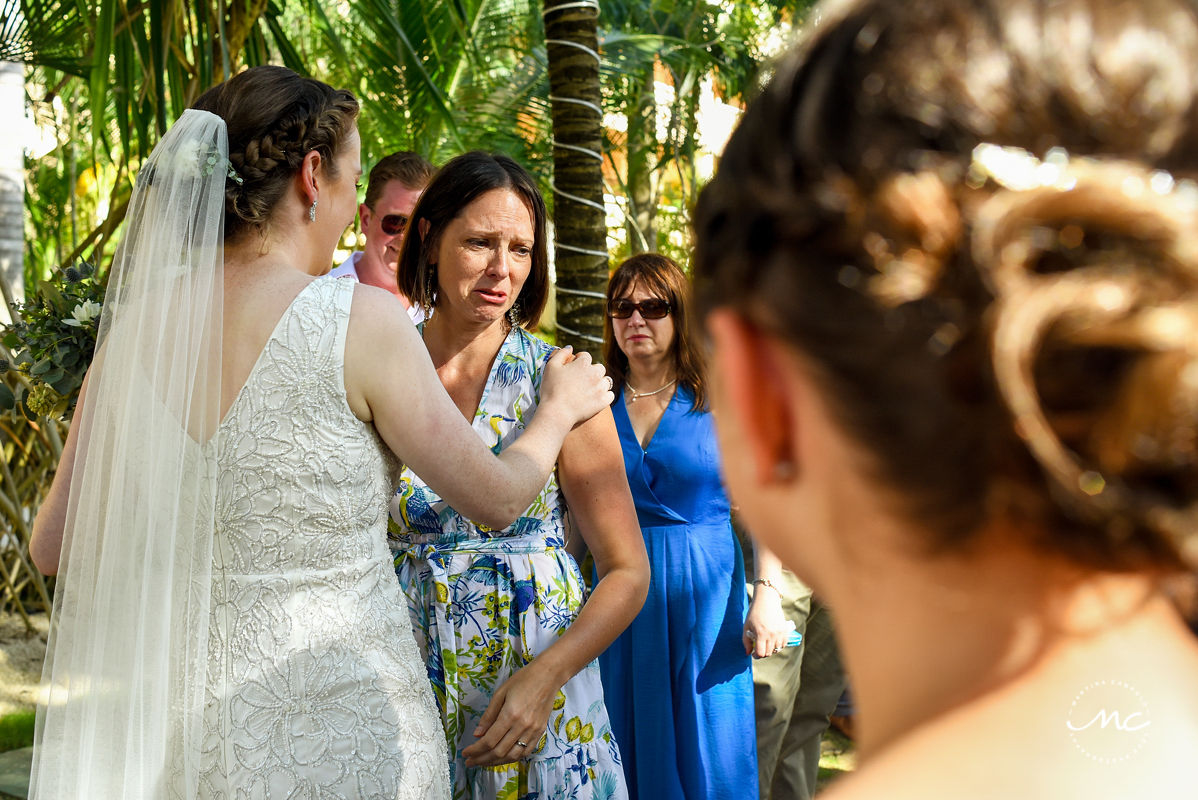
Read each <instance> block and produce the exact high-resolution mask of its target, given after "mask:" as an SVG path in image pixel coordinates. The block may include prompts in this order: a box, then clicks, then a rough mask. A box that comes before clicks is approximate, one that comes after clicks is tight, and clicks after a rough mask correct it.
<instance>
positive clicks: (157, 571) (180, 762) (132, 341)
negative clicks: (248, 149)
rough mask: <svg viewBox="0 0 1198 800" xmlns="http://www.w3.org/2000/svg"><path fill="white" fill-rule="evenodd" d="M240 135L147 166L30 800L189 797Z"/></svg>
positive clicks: (69, 545)
mask: <svg viewBox="0 0 1198 800" xmlns="http://www.w3.org/2000/svg"><path fill="white" fill-rule="evenodd" d="M228 166H229V162H228V142H227V136H226V130H225V123H224V121H223V120H222V119H221V118H220V117H218V116H216V115H213V114H210V113H208V112H206V111H196V110H189V111H186V112H184V114H183V115H182V116H181V117H180V118H179V120H178V122H176V123H175V124H174V125H173V126H172V127H171V129H170V130H169V131H168V132H167V134H166V135H165V136H164V137H163V138H162V141H161V142H160V143H159V144H158V146H157V147H156V148H154V151H153V153H152V154H151V155H150V157H149V159H148V160H147V161H146V162H145V164H144V165H143V166H142V168H141V171H140V173H139V175H138V178H137V183H136V186H135V188H134V190H133V196H132V200H131V203H130V212H129V215H128V217H127V219H126V222H125V226H126V228H125V230H126V232H125V234H124V239H123V241H122V243H121V245H120V247H119V249H118V251H117V255H116V260H115V262H114V264H113V267H112V271H111V273H110V278H109V285H108V292H107V296H106V299H105V303H104V310H103V316H102V319H101V323H100V339H99V341H100V343H99V346H98V347H97V350H96V358H95V361H94V363H93V365H92V369H91V372H90V375H89V378H88V385H87V388H86V398H85V401H84V403H83V404H82V406H81V409H80V411H79V413H78V414H77V416H76V419H75V421H74V423H73V424H74V425H76V426H78V428H79V450H78V456H77V459H76V462H75V465H74V472H73V475H72V480H71V491H70V501H69V504H68V510H67V521H66V529H65V532H64V541H63V551H62V561H61V565H60V569H59V578H58V584H57V589H56V592H55V597H54V614H53V618H52V625H51V631H50V640H49V652H48V655H47V659H46V664H45V667H44V672H43V678H42V694H43V696H42V698H41V702H40V703H39V707H38V717H37V729H36V741H35V745H36V750H35V753H34V762H33V774H32V777H31V787H30V788H31V793H30V796H31V797H34V798H39V799H40V800H71V799H73V798H89V799H90V798H122V799H123V800H133V799H136V798H164V797H171V798H174V797H186V798H190V797H194V796H195V786H196V780H195V778H196V774H197V769H198V763H197V757H198V753H199V751H200V741H199V738H200V736H201V732H202V724H201V723H202V716H203V709H204V702H205V696H204V695H205V670H206V664H207V647H208V619H209V607H210V600H211V580H210V575H211V569H212V540H213V523H214V518H215V510H216V502H217V498H216V496H215V492H214V486H215V480H214V479H215V477H216V475H215V471H216V470H215V453H216V447H215V444H216V442H215V437H216V436H217V435H218V432H219V425H220V402H221V391H220V378H221V330H222V297H223V279H222V278H223V269H224V267H223V234H224V197H225V181H226V179H227V175H228Z"/></svg>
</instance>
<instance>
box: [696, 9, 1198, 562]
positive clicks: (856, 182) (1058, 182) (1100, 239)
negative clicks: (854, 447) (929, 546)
mask: <svg viewBox="0 0 1198 800" xmlns="http://www.w3.org/2000/svg"><path fill="white" fill-rule="evenodd" d="M1196 15H1198V7H1196V6H1195V5H1194V4H1193V3H1192V2H1188V1H1187V0H1137V2H1117V1H1116V0H1109V1H1107V0H1056V1H1055V2H1044V1H1043V0H920V1H919V2H914V3H912V2H906V1H905V0H904V1H902V2H899V1H896V0H860V1H859V2H856V3H852V4H849V5H848V6H847V7H843V8H842V9H841V10H839V11H838V12H837V15H836V17H835V18H829V19H825V20H824V21H823V22H822V23H820V25H819V27H818V29H817V30H816V31H815V32H814V35H813V36H812V37H811V38H810V39H809V40H808V41H807V42H806V43H805V44H804V45H802V46H801V48H800V49H799V50H798V52H797V53H796V54H795V55H794V56H793V57H791V58H790V59H788V60H786V61H784V62H783V63H782V64H781V66H780V67H779V68H778V70H777V73H776V75H775V77H774V78H773V79H772V81H771V82H770V84H769V85H768V86H767V87H766V88H765V90H764V91H763V93H762V95H761V97H759V98H758V99H756V100H755V101H754V102H752V103H751V104H750V106H749V108H748V109H747V111H746V113H745V115H744V117H743V119H742V121H741V123H740V125H739V127H738V128H737V130H736V131H735V133H734V134H733V136H732V138H731V140H730V141H729V144H728V146H727V149H726V150H725V152H724V155H723V158H722V160H721V163H720V166H719V171H718V174H717V176H716V177H715V179H714V180H713V181H712V182H711V183H710V184H709V185H708V187H707V188H706V189H705V190H704V191H703V193H702V196H701V199H700V201H699V204H698V208H697V210H696V215H695V226H696V242H697V257H696V263H695V275H696V286H697V293H698V297H699V300H700V302H701V304H702V306H703V307H704V309H705V310H709V309H712V308H714V307H728V308H732V309H734V310H736V311H737V312H738V313H739V314H740V315H741V316H742V317H744V318H745V319H747V320H749V321H750V322H751V323H753V324H755V325H756V326H758V327H759V328H761V329H762V330H764V331H767V332H768V333H770V334H771V335H774V336H776V337H778V338H779V339H781V340H783V341H787V342H789V343H791V344H793V345H794V346H795V348H796V349H797V350H798V351H799V352H801V353H802V354H803V356H804V357H805V361H806V362H807V363H809V364H811V365H812V367H813V370H814V374H815V375H816V376H817V380H818V381H819V382H820V384H821V387H822V389H823V390H824V391H825V392H826V393H827V394H828V396H829V400H830V402H829V406H830V407H831V409H832V413H833V414H834V415H835V417H836V419H837V421H838V423H839V424H840V425H841V426H842V427H843V429H844V430H845V431H846V432H847V433H848V434H849V435H850V436H851V437H852V438H853V439H854V440H855V441H856V442H857V443H858V444H859V445H860V447H861V448H862V451H863V452H864V453H866V454H868V457H869V463H870V466H871V468H872V471H873V474H874V476H875V477H876V478H877V480H878V482H879V486H880V487H882V488H883V489H887V490H888V491H887V495H888V496H890V497H891V498H892V503H893V505H894V507H895V508H896V509H898V510H899V511H900V512H901V513H902V514H903V515H904V516H906V517H908V518H910V519H912V520H914V521H916V522H918V523H919V524H920V525H921V526H923V527H924V528H925V529H927V530H929V531H931V532H932V533H933V534H934V537H935V538H934V541H935V543H937V544H938V545H939V546H941V547H948V546H953V545H960V544H964V543H967V542H969V541H971V540H972V534H973V533H974V532H975V531H977V530H979V529H981V528H982V527H983V525H984V524H985V523H986V522H987V521H988V520H991V519H995V518H1000V517H1005V518H1007V519H1009V520H1013V521H1014V522H1015V523H1016V524H1015V527H1016V528H1019V529H1023V530H1027V531H1032V532H1034V534H1033V535H1036V536H1038V537H1040V539H1038V543H1039V544H1041V545H1042V546H1043V547H1045V548H1047V549H1052V550H1056V551H1058V552H1063V553H1065V554H1068V555H1069V556H1070V557H1072V558H1074V559H1076V560H1078V561H1081V562H1084V563H1088V564H1091V565H1096V566H1098V567H1100V568H1110V569H1142V568H1146V567H1148V568H1165V569H1176V568H1179V567H1184V566H1186V565H1189V566H1190V567H1193V566H1194V565H1198V359H1196V358H1195V354H1194V349H1193V343H1194V342H1195V341H1198V326H1195V324H1194V320H1195V319H1196V318H1198V314H1196V313H1195V312H1196V311H1198V309H1196V304H1198V264H1196V263H1195V261H1198V246H1196V243H1195V240H1194V238H1193V237H1194V236H1195V227H1196V226H1195V215H1194V214H1193V213H1192V212H1185V213H1182V211H1180V209H1182V208H1183V206H1184V201H1185V197H1186V196H1191V197H1192V196H1193V195H1195V194H1198V187H1195V186H1194V185H1193V184H1192V183H1190V184H1187V183H1186V181H1185V180H1183V179H1184V178H1186V177H1193V176H1194V174H1195V170H1196V168H1198V103H1196V96H1198V16H1196ZM990 156H996V157H997V158H999V159H1007V160H1008V161H1010V160H1012V159H1013V161H1014V163H1015V165H1016V167H1017V168H1018V169H1017V171H1022V173H1023V177H1024V178H1026V177H1027V176H1028V175H1032V176H1035V180H1036V181H1037V182H1035V183H1033V184H1032V185H1033V186H1034V187H1035V188H1032V189H1027V188H1024V187H1021V186H1019V185H1018V183H1019V181H1018V180H1016V179H1017V178H1019V176H1018V175H1011V176H1010V177H1011V180H1006V179H1004V178H1003V177H1001V175H997V174H995V173H993V172H989V171H988V170H989V167H987V166H986V164H985V163H983V162H985V161H986V159H987V158H989V157H990ZM1169 171H1172V172H1171V173H1170V172H1169ZM1054 175H1057V176H1060V177H1059V179H1057V178H1053V176H1054ZM1138 187H1144V189H1143V191H1140V190H1139V189H1138ZM1187 192H1188V193H1189V194H1188V195H1187V194H1186V193H1187ZM1161 307H1167V308H1170V309H1175V310H1177V320H1178V321H1180V320H1182V319H1186V320H1189V322H1187V323H1183V330H1184V331H1186V333H1185V334H1184V335H1182V336H1180V337H1176V338H1174V339H1166V338H1162V337H1161V335H1160V333H1159V331H1154V329H1153V324H1154V323H1153V322H1152V320H1153V319H1155V318H1154V317H1153V316H1152V315H1153V314H1154V313H1155V312H1156V311H1157V310H1159V308H1161ZM1180 309H1185V311H1184V312H1181V311H1180Z"/></svg>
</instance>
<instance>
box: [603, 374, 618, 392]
mask: <svg viewBox="0 0 1198 800" xmlns="http://www.w3.org/2000/svg"><path fill="white" fill-rule="evenodd" d="M603 380H605V381H607V390H608V391H609V392H610V391H611V390H612V389H613V388H615V385H616V382H615V381H613V380H612V379H611V375H604V376H603Z"/></svg>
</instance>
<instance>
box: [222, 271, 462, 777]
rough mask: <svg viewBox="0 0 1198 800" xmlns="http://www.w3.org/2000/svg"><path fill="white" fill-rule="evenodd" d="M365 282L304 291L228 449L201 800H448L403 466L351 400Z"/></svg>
mask: <svg viewBox="0 0 1198 800" xmlns="http://www.w3.org/2000/svg"><path fill="white" fill-rule="evenodd" d="M353 286H354V283H353V282H352V281H339V280H335V279H318V280H316V281H313V282H312V283H311V284H310V285H309V286H307V287H305V288H304V289H303V290H302V291H301V292H300V294H299V295H298V296H297V297H296V298H295V300H294V301H293V302H292V304H291V305H290V307H289V308H288V309H287V310H286V311H285V312H284V313H283V316H282V318H281V319H280V321H279V323H278V326H277V327H276V328H275V331H274V333H273V334H272V335H271V337H270V340H269V341H268V343H267V345H266V347H265V349H264V350H263V352H262V354H261V356H260V357H259V359H258V362H257V364H256V365H255V366H254V368H253V371H252V372H251V373H250V377H249V379H248V380H247V382H246V385H245V387H244V388H243V389H242V390H241V393H240V395H239V396H238V397H237V399H236V400H235V401H234V403H233V406H232V407H231V408H230V409H229V411H228V413H227V415H226V417H225V419H224V420H223V421H222V423H221V428H220V430H219V435H218V436H217V437H216V438H215V441H216V442H218V445H217V447H218V448H219V450H218V454H217V456H218V457H217V464H218V466H219V470H220V472H219V475H218V477H217V481H218V483H217V511H216V514H217V526H216V536H215V539H214V541H213V569H212V592H213V595H212V604H211V627H210V634H209V639H208V670H207V686H206V697H207V703H206V710H205V716H204V743H203V747H202V753H201V760H200V784H199V787H198V789H199V795H200V796H201V797H210V798H222V799H223V798H228V799H229V800H232V798H271V799H272V800H275V799H276V798H277V799H279V800H281V799H282V798H305V799H307V798H312V799H315V798H339V799H341V798H401V799H403V800H406V799H407V798H412V799H413V800H416V798H419V800H427V798H441V797H448V794H449V782H448V762H447V756H446V746H445V736H444V734H443V733H442V731H441V725H440V721H439V719H438V717H437V713H436V710H435V706H434V704H433V696H432V691H431V688H430V686H429V682H428V678H427V676H426V675H425V669H424V664H423V662H422V661H421V658H420V654H419V652H418V651H417V648H416V643H415V640H414V639H413V637H412V633H411V623H410V622H409V619H408V611H407V606H406V602H405V600H404V596H403V594H402V592H401V589H400V586H399V584H398V582H397V581H396V578H395V572H394V570H393V569H392V566H391V556H390V554H389V551H388V548H387V543H386V538H385V533H386V513H387V511H386V509H387V498H388V496H389V495H390V493H391V490H392V488H393V485H394V480H393V475H394V466H395V465H394V462H393V460H392V459H391V457H390V455H389V453H388V451H387V450H386V448H385V446H384V445H383V443H382V442H381V441H380V439H379V437H378V435H377V434H376V432H375V431H374V429H373V428H372V427H371V426H370V425H367V424H365V423H363V422H362V421H360V420H359V419H358V418H357V417H355V416H354V414H353V412H352V411H351V410H350V408H349V405H348V403H347V401H346V397H345V386H344V350H345V335H346V326H347V323H348V320H349V309H350V303H351V300H352V296H353Z"/></svg>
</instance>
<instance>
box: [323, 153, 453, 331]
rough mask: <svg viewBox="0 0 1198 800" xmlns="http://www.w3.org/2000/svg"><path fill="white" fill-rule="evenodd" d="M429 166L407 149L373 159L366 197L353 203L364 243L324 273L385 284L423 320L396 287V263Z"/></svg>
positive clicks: (415, 319)
mask: <svg viewBox="0 0 1198 800" xmlns="http://www.w3.org/2000/svg"><path fill="white" fill-rule="evenodd" d="M433 172H434V168H433V165H432V164H430V163H429V162H428V160H427V159H425V158H424V157H423V156H421V155H419V154H418V153H413V152H411V151H408V150H400V151H399V152H397V153H392V154H391V155H389V156H387V157H386V158H384V159H383V160H382V161H380V162H379V163H377V164H375V165H374V169H372V170H370V177H369V178H368V179H367V182H366V199H365V201H364V202H363V203H362V204H361V205H360V206H358V216H359V217H360V218H361V220H362V232H363V233H364V234H366V246H365V248H364V249H362V250H358V251H355V252H353V253H350V255H349V258H347V259H345V261H343V262H341V264H339V265H338V266H336V267H334V268H333V270H332V271H331V272H330V273H329V274H330V275H332V276H333V277H336V278H354V279H356V280H359V281H361V282H362V283H368V284H370V285H371V286H378V287H379V288H381V289H386V290H387V291H389V292H391V293H392V294H393V295H395V296H396V297H398V298H399V300H400V302H402V303H403V304H404V306H405V307H406V308H407V309H408V316H410V317H412V321H413V322H420V321H421V320H423V319H424V313H423V310H422V309H421V308H420V306H419V305H417V304H415V303H413V302H411V301H410V300H409V299H408V298H406V297H404V296H403V294H401V293H400V291H399V286H398V285H397V283H396V280H395V268H396V265H397V264H398V262H399V246H400V245H401V244H403V237H404V232H405V231H406V229H407V225H408V218H409V217H410V216H411V215H412V210H413V209H414V208H415V207H416V201H417V200H419V199H420V194H421V192H423V191H424V187H425V186H427V185H428V182H429V180H431V179H432V177H433Z"/></svg>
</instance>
